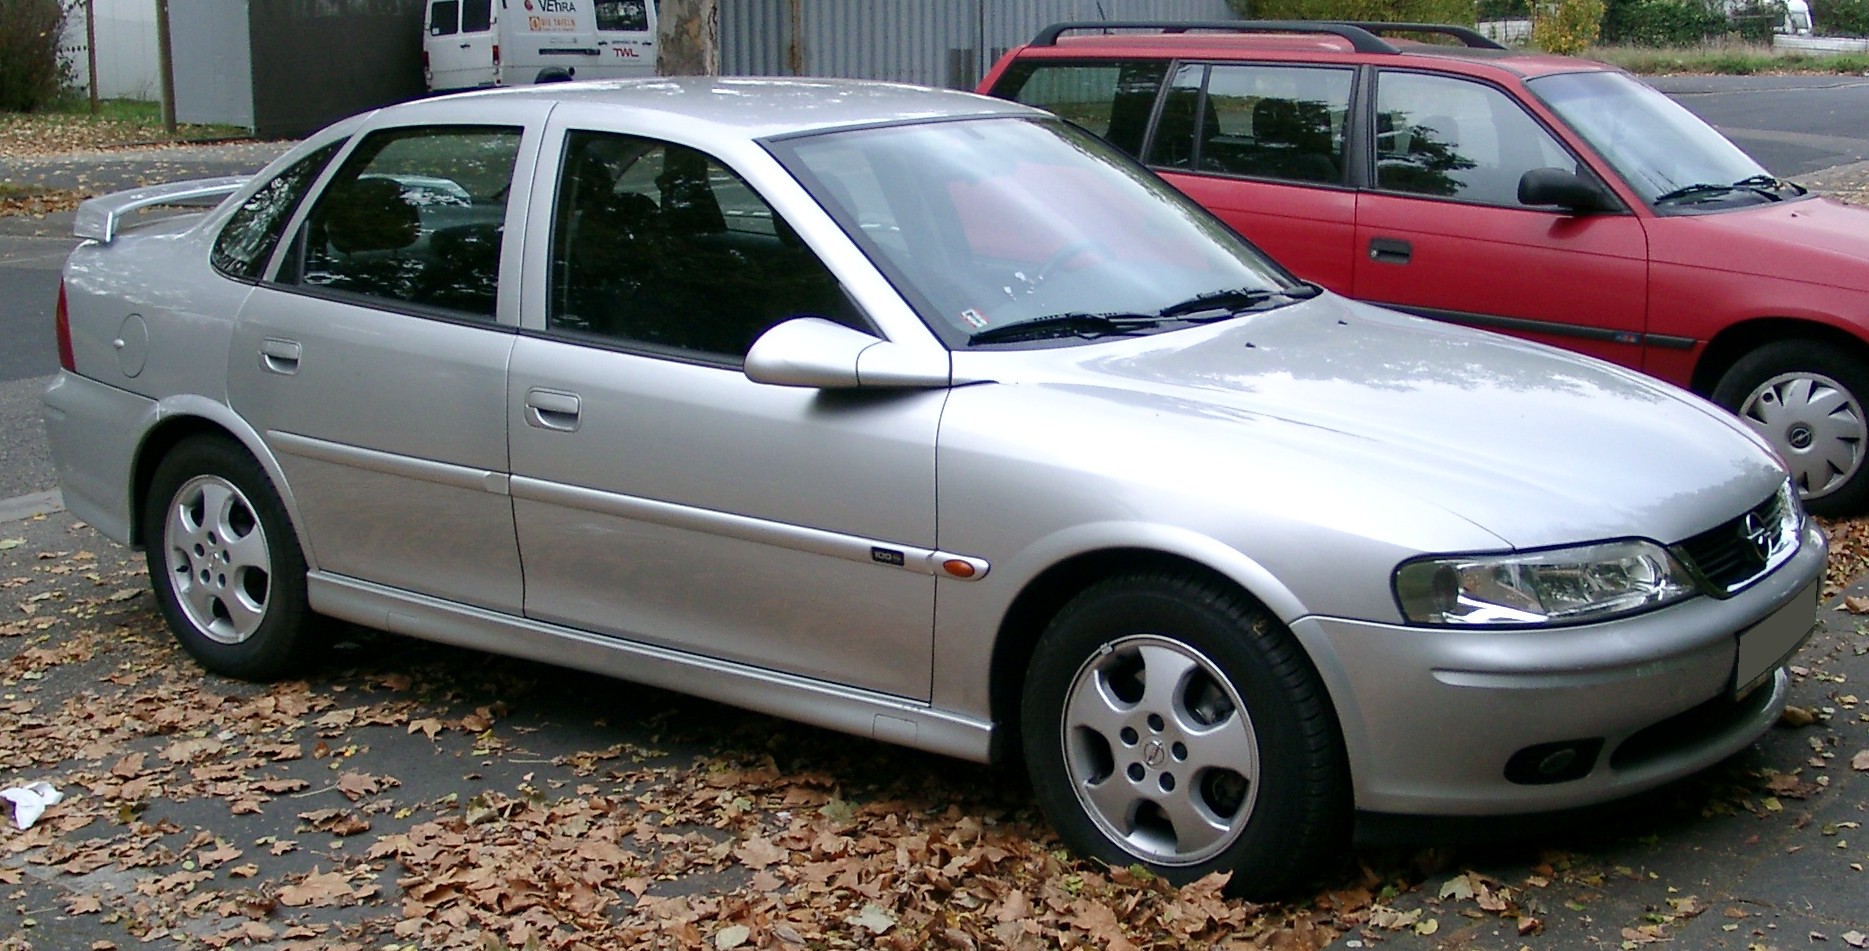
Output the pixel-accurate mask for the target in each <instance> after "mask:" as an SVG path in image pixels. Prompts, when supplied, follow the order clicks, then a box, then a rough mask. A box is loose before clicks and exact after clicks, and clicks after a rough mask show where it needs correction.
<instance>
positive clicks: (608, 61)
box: [580, 0, 655, 79]
mask: <svg viewBox="0 0 1869 951" xmlns="http://www.w3.org/2000/svg"><path fill="white" fill-rule="evenodd" d="M594 7H595V10H596V14H597V62H595V63H593V64H591V73H590V76H589V78H592V79H595V78H598V77H610V76H651V75H654V74H655V6H654V4H652V3H650V2H649V0H597V3H595V4H594ZM580 78H584V77H583V75H582V73H580Z"/></svg>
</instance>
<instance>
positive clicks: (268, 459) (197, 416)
mask: <svg viewBox="0 0 1869 951" xmlns="http://www.w3.org/2000/svg"><path fill="white" fill-rule="evenodd" d="M157 417H158V418H157V421H156V424H155V425H154V426H151V427H150V428H149V431H148V432H146V433H144V434H143V439H142V441H141V443H139V444H138V446H137V450H136V456H135V458H134V460H132V462H131V468H130V544H131V545H132V546H133V547H136V548H142V547H145V546H146V545H147V544H148V539H146V538H144V537H143V515H144V513H145V512H146V511H147V509H148V506H149V504H150V503H149V485H150V482H151V481H152V480H153V479H154V477H155V473H156V467H157V466H159V465H161V464H162V460H163V457H165V456H167V455H168V454H169V452H170V451H171V450H173V449H174V448H175V447H176V446H177V445H180V444H181V443H182V441H183V440H186V439H188V438H190V437H193V436H218V437H221V438H224V439H227V440H228V441H230V442H232V443H234V444H235V445H238V446H239V447H240V448H241V449H243V450H245V451H246V453H247V455H249V456H252V457H253V459H254V461H256V462H258V463H259V465H260V469H261V470H262V471H264V472H265V473H266V478H267V480H268V481H269V482H271V483H272V486H273V491H274V492H277V493H278V494H279V500H280V502H281V503H282V504H283V505H284V506H285V510H286V515H287V517H289V518H291V519H292V523H293V524H294V525H303V524H304V522H303V521H302V520H301V519H300V518H299V511H298V505H297V503H296V501H295V500H294V499H293V496H292V490H291V487H290V486H289V485H288V484H287V483H286V479H285V472H284V470H282V469H281V468H280V466H279V460H278V459H277V458H275V457H274V456H273V454H272V451H271V450H269V449H268V448H267V447H266V443H265V441H264V440H262V439H261V438H260V434H259V433H258V432H257V431H255V430H254V429H253V427H252V426H250V425H248V424H247V422H246V420H244V419H241V418H240V416H239V414H237V413H235V412H234V411H233V409H232V408H231V407H229V406H227V405H226V404H225V403H220V402H216V401H214V400H210V399H207V398H205V397H200V396H186V397H178V398H176V399H173V400H164V401H163V402H162V403H161V405H160V406H159V407H158V413H157ZM297 534H298V536H299V549H300V551H301V552H302V553H303V554H304V556H305V564H306V565H307V566H308V567H311V568H312V570H316V567H315V566H316V564H317V562H316V561H315V560H314V559H313V557H312V550H311V544H310V543H309V542H307V541H306V540H305V533H304V532H303V531H300V532H298V533H297Z"/></svg>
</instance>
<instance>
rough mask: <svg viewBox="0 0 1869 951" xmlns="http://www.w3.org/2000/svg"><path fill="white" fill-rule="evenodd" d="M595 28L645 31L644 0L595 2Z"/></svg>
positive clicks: (647, 17) (645, 9)
mask: <svg viewBox="0 0 1869 951" xmlns="http://www.w3.org/2000/svg"><path fill="white" fill-rule="evenodd" d="M597 28H598V29H600V30H604V31H606V32H610V31H615V32H622V33H643V32H646V31H647V30H648V29H649V7H648V4H647V2H646V0H602V2H600V3H598V4H597Z"/></svg>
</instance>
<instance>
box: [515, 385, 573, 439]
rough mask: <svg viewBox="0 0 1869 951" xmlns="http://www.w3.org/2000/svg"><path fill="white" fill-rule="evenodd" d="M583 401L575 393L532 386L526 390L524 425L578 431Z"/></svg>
mask: <svg viewBox="0 0 1869 951" xmlns="http://www.w3.org/2000/svg"><path fill="white" fill-rule="evenodd" d="M582 408H583V403H582V401H581V400H579V399H578V395H577V394H576V393H566V392H563V391H561V390H546V389H539V388H536V387H535V388H533V389H530V390H527V391H526V425H528V426H532V427H535V428H538V429H553V430H557V431H558V432H561V433H575V432H577V431H578V412H579V411H580V410H581V409H582Z"/></svg>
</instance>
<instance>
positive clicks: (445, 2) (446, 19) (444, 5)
mask: <svg viewBox="0 0 1869 951" xmlns="http://www.w3.org/2000/svg"><path fill="white" fill-rule="evenodd" d="M460 22H461V3H460V0H435V2H434V3H431V4H429V5H428V35H429V36H453V35H454V34H455V33H456V32H458V31H459V30H460Z"/></svg>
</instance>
